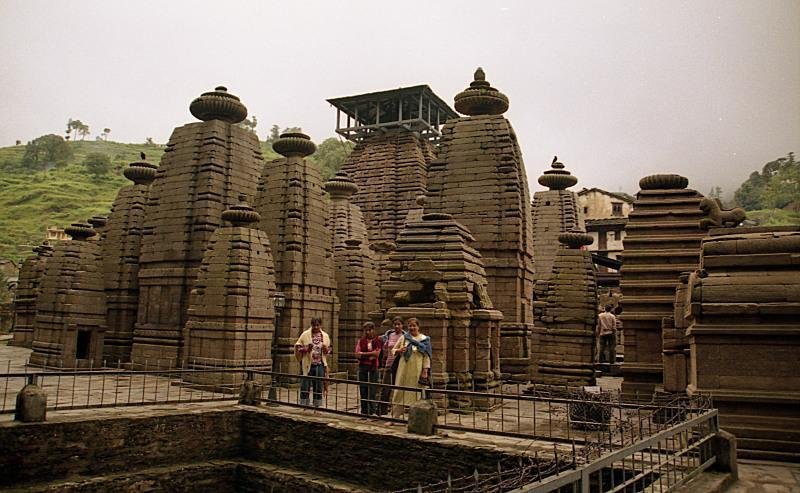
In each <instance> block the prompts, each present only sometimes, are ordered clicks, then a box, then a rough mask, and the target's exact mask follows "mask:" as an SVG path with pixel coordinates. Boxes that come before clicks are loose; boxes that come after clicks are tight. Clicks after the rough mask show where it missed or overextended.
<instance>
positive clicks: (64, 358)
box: [30, 223, 106, 368]
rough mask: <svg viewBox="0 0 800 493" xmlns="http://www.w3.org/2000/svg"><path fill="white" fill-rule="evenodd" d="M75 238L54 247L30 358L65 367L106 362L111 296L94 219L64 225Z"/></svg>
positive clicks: (41, 293)
mask: <svg viewBox="0 0 800 493" xmlns="http://www.w3.org/2000/svg"><path fill="white" fill-rule="evenodd" d="M65 231H66V233H67V234H68V235H70V236H71V237H72V241H64V242H59V243H57V244H56V246H55V247H54V248H53V255H52V257H50V258H49V259H48V260H47V262H46V264H45V269H44V274H43V275H42V281H41V283H40V287H39V296H38V297H37V299H36V321H35V323H34V328H33V344H32V347H33V352H32V353H31V358H30V364H32V365H38V366H52V367H63V368H90V367H97V368H99V367H102V366H103V337H104V335H105V330H106V296H105V291H104V286H103V276H102V272H101V262H100V245H98V243H97V242H95V241H87V240H88V239H89V238H90V237H92V236H94V235H95V232H94V230H93V229H92V228H91V226H89V224H83V223H75V224H72V225H71V226H69V227H67V228H65Z"/></svg>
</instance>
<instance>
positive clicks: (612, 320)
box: [597, 305, 617, 364]
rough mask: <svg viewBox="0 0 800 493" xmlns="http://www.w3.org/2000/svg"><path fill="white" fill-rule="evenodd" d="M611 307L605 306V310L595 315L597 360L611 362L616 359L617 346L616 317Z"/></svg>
mask: <svg viewBox="0 0 800 493" xmlns="http://www.w3.org/2000/svg"><path fill="white" fill-rule="evenodd" d="M612 309H613V307H612V306H611V305H606V306H605V311H604V312H602V313H601V314H600V315H598V316H597V338H598V341H599V346H600V349H599V351H598V361H599V362H600V363H608V364H613V363H614V361H615V359H616V352H617V349H616V346H617V341H616V339H617V337H616V334H617V317H615V316H614V314H613V313H611V310H612Z"/></svg>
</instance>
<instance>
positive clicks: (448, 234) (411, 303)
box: [381, 213, 503, 407]
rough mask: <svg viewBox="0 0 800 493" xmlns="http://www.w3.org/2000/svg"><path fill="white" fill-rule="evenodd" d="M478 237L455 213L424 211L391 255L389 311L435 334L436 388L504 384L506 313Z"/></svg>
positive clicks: (385, 300) (385, 289)
mask: <svg viewBox="0 0 800 493" xmlns="http://www.w3.org/2000/svg"><path fill="white" fill-rule="evenodd" d="M475 243H476V241H475V238H474V237H473V236H472V234H471V233H470V232H469V230H468V229H467V228H466V227H464V226H463V225H461V224H460V223H458V222H457V221H456V220H455V219H453V217H452V216H450V215H449V214H442V213H432V214H425V215H423V216H422V218H421V220H419V221H411V222H408V223H406V226H405V229H403V231H401V233H400V236H399V237H398V239H397V250H395V251H394V252H393V253H392V254H391V256H390V261H389V265H388V268H389V270H390V272H391V276H390V279H389V281H386V282H384V283H382V284H381V308H382V309H383V310H384V313H385V318H389V319H391V318H392V317H394V316H400V317H402V318H403V319H408V318H410V317H416V318H417V319H419V325H420V330H421V332H423V333H424V334H426V335H428V336H429V337H430V338H431V343H432V345H433V347H434V348H436V350H434V352H433V358H432V361H431V379H432V382H433V386H434V387H439V388H451V389H466V388H472V386H474V388H475V389H478V390H481V389H483V390H485V389H489V388H493V387H495V386H497V385H498V384H499V377H500V361H499V357H500V352H499V350H500V331H499V322H500V320H501V319H502V316H503V315H502V313H500V312H499V311H498V310H496V309H495V308H494V306H493V304H492V300H491V298H490V296H489V292H488V287H487V285H488V282H487V278H486V275H485V272H484V269H483V260H482V258H481V254H480V252H478V251H477V250H476V249H475V248H474V245H475ZM462 404H464V405H475V404H476V403H474V402H471V403H467V402H464V403H462ZM448 405H449V406H451V407H453V406H456V405H460V404H456V403H455V402H451V403H448Z"/></svg>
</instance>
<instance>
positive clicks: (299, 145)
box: [272, 132, 317, 157]
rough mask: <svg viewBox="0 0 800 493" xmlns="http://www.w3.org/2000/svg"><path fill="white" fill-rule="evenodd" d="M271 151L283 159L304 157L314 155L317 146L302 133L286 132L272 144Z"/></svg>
mask: <svg viewBox="0 0 800 493" xmlns="http://www.w3.org/2000/svg"><path fill="white" fill-rule="evenodd" d="M272 150H274V151H275V152H277V153H278V154H280V155H281V156H284V157H306V156H310V155H312V154H314V152H315V151H316V150H317V146H316V145H314V143H313V142H311V137H309V136H308V135H306V134H304V133H303V132H287V133H285V134H281V135H280V137H278V140H276V141H275V142H273V143H272Z"/></svg>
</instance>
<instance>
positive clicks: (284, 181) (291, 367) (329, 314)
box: [255, 132, 350, 374]
mask: <svg viewBox="0 0 800 493" xmlns="http://www.w3.org/2000/svg"><path fill="white" fill-rule="evenodd" d="M272 148H273V149H274V150H275V152H277V153H278V154H280V155H282V156H283V157H282V158H279V159H275V160H273V161H270V162H269V163H267V164H266V166H265V167H264V171H263V173H262V175H261V181H260V182H259V185H258V194H257V195H256V200H255V209H256V211H257V212H258V213H259V214H260V215H261V221H260V222H259V224H258V228H259V229H261V230H262V231H264V232H266V233H267V236H268V237H269V238H270V244H271V246H272V257H273V260H274V263H275V284H276V288H277V290H278V291H280V292H281V293H283V295H284V297H285V300H286V301H285V306H284V308H283V310H282V311H281V314H280V317H278V319H277V322H276V324H275V326H276V327H275V340H274V341H273V344H274V347H275V349H274V355H275V356H274V358H273V360H274V361H273V365H274V366H275V368H276V369H277V370H278V371H281V372H284V373H293V374H297V373H298V372H299V371H300V365H299V363H298V362H297V360H296V359H295V357H294V343H295V342H296V341H297V338H298V337H299V336H300V334H301V333H302V332H303V331H304V330H306V329H308V328H309V327H311V319H312V318H314V317H319V318H321V319H322V324H323V325H322V327H323V329H324V330H325V331H327V332H328V334H329V335H330V337H331V340H332V341H333V344H334V352H333V356H332V357H330V358H329V359H328V363H329V365H330V367H331V370H334V371H335V370H336V367H337V362H336V354H337V352H338V351H339V350H340V349H344V350H346V351H347V350H350V349H349V348H337V347H335V345H336V341H337V337H338V326H339V299H338V298H337V296H336V275H335V271H334V259H333V248H334V246H333V231H332V228H331V224H330V222H329V221H330V215H329V205H328V201H327V200H326V198H325V192H324V190H323V183H322V176H321V175H320V173H319V170H318V169H317V167H316V166H315V165H314V164H313V163H312V162H311V161H309V160H307V159H305V157H306V156H309V155H311V154H313V153H314V151H315V150H316V146H315V145H314V143H313V142H311V140H310V139H309V137H308V136H307V135H305V134H303V133H299V132H295V133H285V134H282V135H281V136H280V138H279V139H278V140H276V141H275V142H274V143H273V144H272Z"/></svg>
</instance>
